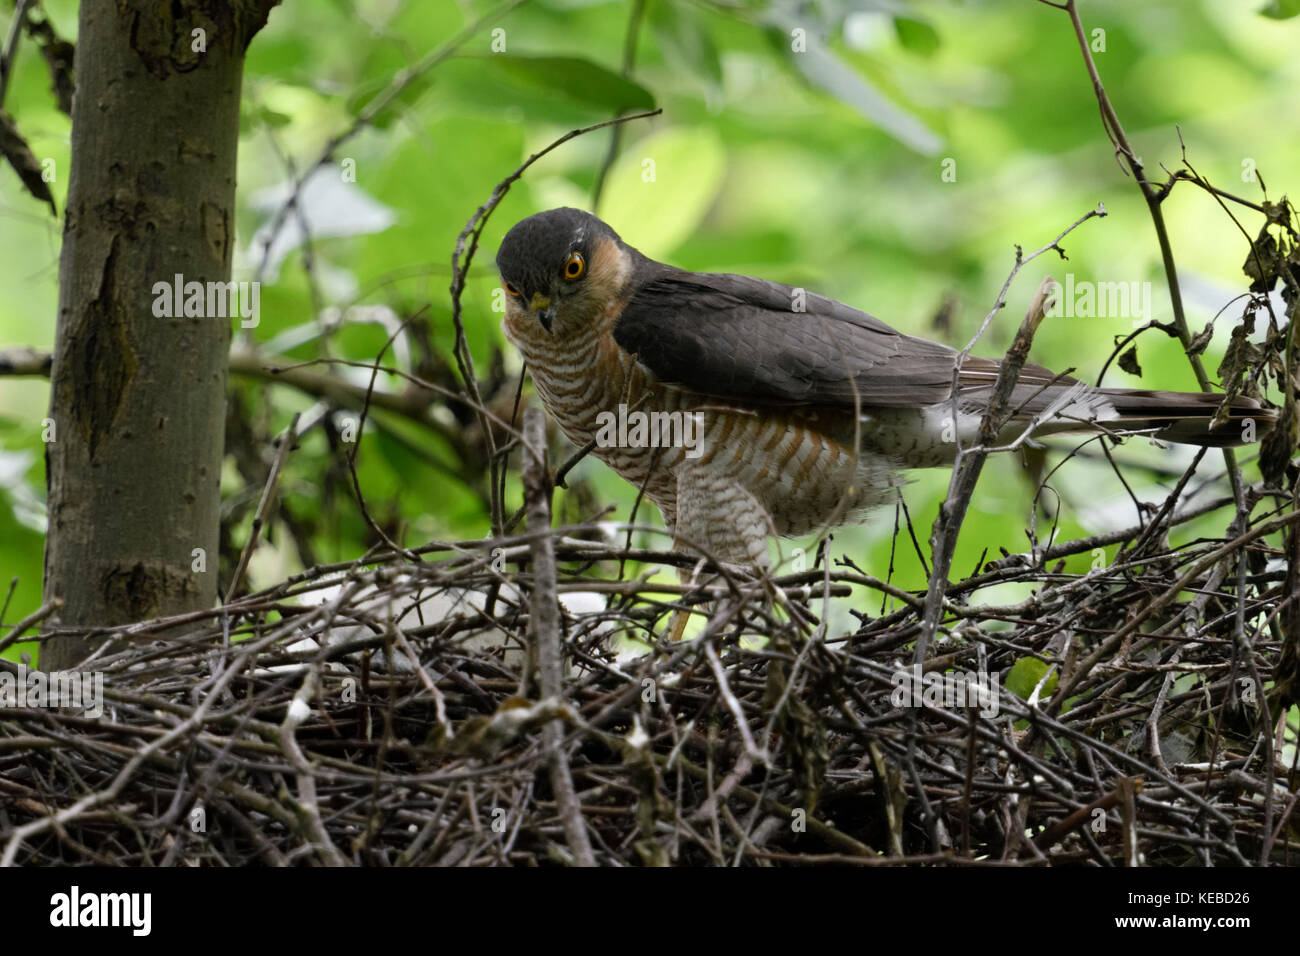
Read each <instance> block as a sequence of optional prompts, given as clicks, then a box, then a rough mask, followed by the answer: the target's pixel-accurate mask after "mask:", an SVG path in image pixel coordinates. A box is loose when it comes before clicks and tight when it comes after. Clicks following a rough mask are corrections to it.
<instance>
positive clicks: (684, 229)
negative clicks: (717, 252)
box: [598, 127, 726, 258]
mask: <svg viewBox="0 0 1300 956" xmlns="http://www.w3.org/2000/svg"><path fill="white" fill-rule="evenodd" d="M725 167H726V159H725V157H724V154H723V149H722V142H721V140H719V139H718V137H717V134H716V133H714V132H713V130H712V129H710V128H708V127H692V128H681V129H669V130H664V131H663V132H660V133H654V134H652V135H650V136H647V137H645V138H644V139H641V140H638V141H637V142H635V143H629V144H628V145H627V146H626V147H625V148H624V150H623V154H622V155H621V156H620V157H619V158H618V159H617V160H616V161H615V163H614V165H613V167H612V168H611V169H610V171H609V176H608V178H607V179H606V180H605V192H604V195H603V197H602V200H601V206H600V209H599V210H598V213H599V215H600V216H601V218H602V219H605V220H606V221H607V222H609V223H610V224H611V225H612V226H613V227H614V228H615V229H616V230H617V231H618V232H620V233H622V235H623V236H624V237H625V238H626V239H627V240H628V242H630V243H631V244H632V245H634V246H636V247H637V248H638V249H640V250H641V251H642V252H644V253H645V254H646V255H648V256H651V257H653V258H663V257H665V256H667V255H668V254H670V253H671V252H672V251H673V250H674V249H676V248H677V246H679V245H680V244H681V243H682V242H683V241H684V240H685V239H687V238H688V237H690V236H692V235H694V233H695V231H696V229H697V227H698V226H699V225H700V223H701V222H702V221H703V219H704V216H705V214H706V213H708V211H709V208H710V207H711V206H712V205H713V201H714V199H715V198H716V197H717V194H718V190H719V188H720V187H721V186H722V176H723V172H724V169H725Z"/></svg>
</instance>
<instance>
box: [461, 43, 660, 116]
mask: <svg viewBox="0 0 1300 956" xmlns="http://www.w3.org/2000/svg"><path fill="white" fill-rule="evenodd" d="M482 62H483V63H484V64H485V65H487V66H488V68H489V69H491V68H495V69H497V70H499V71H501V72H502V73H504V74H505V75H506V77H508V78H509V79H511V80H513V81H514V82H515V83H518V84H521V85H523V86H530V87H542V88H544V89H546V90H549V91H553V92H559V93H563V94H565V95H566V96H568V97H569V98H570V99H573V100H577V101H578V102H580V103H585V104H587V105H589V106H595V107H599V108H600V109H601V110H603V111H605V112H609V113H622V112H627V111H630V110H647V109H654V105H655V100H654V97H653V96H652V95H651V94H650V91H649V90H647V89H646V88H645V87H644V86H641V85H640V84H639V83H634V82H632V81H631V80H628V79H625V78H624V77H621V76H619V75H618V74H617V73H614V72H612V71H610V70H607V69H605V68H604V67H603V66H600V65H599V64H596V63H592V62H591V61H590V60H583V59H580V58H578V57H571V56H515V55H513V54H510V55H497V56H489V57H483V58H482Z"/></svg>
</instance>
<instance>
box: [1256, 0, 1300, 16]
mask: <svg viewBox="0 0 1300 956" xmlns="http://www.w3.org/2000/svg"><path fill="white" fill-rule="evenodd" d="M1259 13H1260V16H1265V17H1268V18H1269V19H1270V20H1290V19H1291V18H1292V17H1294V16H1295V15H1296V14H1298V13H1300V0H1269V4H1268V6H1266V7H1265V8H1264V9H1263V10H1261V11H1259Z"/></svg>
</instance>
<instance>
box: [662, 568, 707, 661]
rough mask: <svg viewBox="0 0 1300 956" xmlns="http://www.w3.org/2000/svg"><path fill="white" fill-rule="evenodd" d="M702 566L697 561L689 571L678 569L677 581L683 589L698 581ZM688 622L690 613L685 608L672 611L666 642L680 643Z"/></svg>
mask: <svg viewBox="0 0 1300 956" xmlns="http://www.w3.org/2000/svg"><path fill="white" fill-rule="evenodd" d="M703 564H704V562H703V561H699V562H697V563H696V565H695V567H694V568H692V569H691V570H689V571H688V570H687V569H686V568H678V569H677V580H678V581H679V582H680V583H681V584H682V586H683V587H688V586H690V585H692V584H694V583H695V581H696V580H697V579H698V575H699V570H700V568H701V566H702V565H703ZM685 596H686V595H685V594H683V595H682V597H683V598H685ZM690 620H691V612H690V611H688V610H686V609H685V608H677V609H676V610H675V611H673V617H672V623H671V624H670V625H669V628H668V640H670V641H673V642H674V643H675V642H677V641H680V640H681V639H682V636H683V635H684V634H685V633H686V625H687V624H689V623H690Z"/></svg>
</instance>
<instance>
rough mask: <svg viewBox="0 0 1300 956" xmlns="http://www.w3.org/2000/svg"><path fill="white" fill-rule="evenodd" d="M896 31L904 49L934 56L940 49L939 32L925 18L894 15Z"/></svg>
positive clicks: (921, 54)
mask: <svg viewBox="0 0 1300 956" xmlns="http://www.w3.org/2000/svg"><path fill="white" fill-rule="evenodd" d="M894 31H895V32H896V33H897V34H898V42H899V43H901V44H903V49H905V50H908V51H910V52H912V53H916V54H918V55H920V56H934V54H935V51H936V50H938V49H939V34H938V32H937V31H936V30H935V29H934V27H932V26H930V24H928V23H926V22H925V21H923V20H913V19H912V18H911V17H894Z"/></svg>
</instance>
